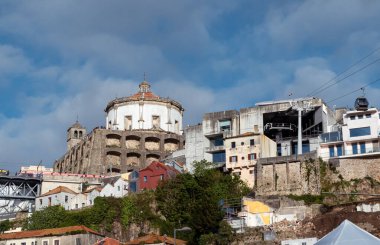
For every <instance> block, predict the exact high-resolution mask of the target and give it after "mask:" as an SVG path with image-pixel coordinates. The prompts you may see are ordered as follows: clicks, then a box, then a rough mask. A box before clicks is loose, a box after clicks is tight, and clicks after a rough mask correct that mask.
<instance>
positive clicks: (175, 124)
mask: <svg viewBox="0 0 380 245" xmlns="http://www.w3.org/2000/svg"><path fill="white" fill-rule="evenodd" d="M174 130H175V132H177V133H179V122H178V121H177V120H174Z"/></svg>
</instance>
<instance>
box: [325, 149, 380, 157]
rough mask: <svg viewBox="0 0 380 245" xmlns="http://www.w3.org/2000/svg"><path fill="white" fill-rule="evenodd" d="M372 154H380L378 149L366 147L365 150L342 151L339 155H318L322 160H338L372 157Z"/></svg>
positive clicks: (328, 153)
mask: <svg viewBox="0 0 380 245" xmlns="http://www.w3.org/2000/svg"><path fill="white" fill-rule="evenodd" d="M374 154H380V147H366V148H365V149H360V147H358V149H357V150H356V151H355V150H352V149H345V150H342V152H341V153H338V152H334V154H332V153H330V152H325V153H322V154H320V157H322V158H323V159H327V158H339V157H349V156H364V155H374Z"/></svg>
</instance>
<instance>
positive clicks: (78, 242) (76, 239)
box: [75, 237, 82, 245]
mask: <svg viewBox="0 0 380 245" xmlns="http://www.w3.org/2000/svg"><path fill="white" fill-rule="evenodd" d="M75 245H82V240H81V239H80V238H79V237H78V238H75Z"/></svg>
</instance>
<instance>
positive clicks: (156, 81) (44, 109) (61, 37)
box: [0, 0, 380, 172]
mask: <svg viewBox="0 0 380 245" xmlns="http://www.w3.org/2000/svg"><path fill="white" fill-rule="evenodd" d="M378 13H380V2H379V1H376V0H357V1H356V0H351V1H346V0H331V1H316V0H315V1H312V0H311V1H286V0H284V1H253V0H252V1H244V0H242V1H239V0H238V1H230V0H210V1H194V0H188V1H186V0H184V1H165V0H162V1H144V0H142V1H122V0H120V1H116V0H111V1H96V0H95V1H93V0H91V1H90V0H83V1H74V0H66V1H2V2H1V3H0V91H1V92H0V93H1V94H0V108H1V110H0V168H5V169H11V170H12V171H13V172H14V171H16V170H17V169H19V167H20V166H21V165H29V164H34V163H37V162H39V161H40V160H42V161H43V163H44V164H45V165H48V166H51V165H52V163H53V162H54V159H57V158H59V157H61V156H62V155H63V154H64V152H65V149H66V129H67V128H68V127H69V126H70V125H71V124H72V123H73V122H75V119H76V116H77V114H78V115H79V120H80V122H81V123H82V124H83V125H84V126H86V127H87V130H88V131H90V130H91V129H92V128H94V127H95V126H99V125H104V120H105V119H104V108H105V106H106V104H107V102H108V101H109V100H111V99H113V98H115V97H121V96H128V95H130V94H133V93H134V92H135V91H136V89H137V85H138V83H139V82H141V80H142V79H143V73H144V72H146V73H147V78H148V80H149V81H150V82H151V84H152V89H153V91H154V92H155V93H156V94H159V95H160V96H169V97H171V98H174V99H176V100H178V101H180V102H181V103H182V104H183V105H184V107H185V109H186V112H185V124H193V123H197V122H199V121H200V120H201V118H202V115H203V113H205V112H210V111H217V110H225V109H239V108H241V107H248V106H252V105H254V104H255V103H256V102H260V101H264V100H276V99H286V98H289V96H288V95H289V94H292V96H291V98H295V97H303V96H306V95H307V94H308V93H310V92H311V91H313V90H314V89H316V88H318V87H319V86H321V85H322V84H323V83H325V82H326V81H328V80H330V79H331V78H334V77H335V76H336V75H338V74H339V73H341V72H342V71H344V70H345V69H346V68H348V67H349V66H350V65H352V64H353V63H355V62H356V61H358V60H359V59H360V58H362V57H363V56H365V55H366V54H368V53H369V52H371V51H372V50H374V49H376V48H377V47H380V41H379V40H380V28H379V27H380V24H379V23H380V15H379V14H378ZM379 58H380V50H379V51H378V52H375V53H374V54H373V55H372V56H370V57H369V58H367V59H366V60H364V61H363V63H361V64H359V65H358V66H356V67H354V68H353V69H352V70H351V71H354V70H355V69H358V68H360V67H361V66H364V65H365V64H367V63H369V62H371V61H374V60H376V59H379ZM379 66H380V62H376V63H374V64H373V65H371V66H369V67H368V68H366V69H364V70H363V71H361V72H358V73H357V74H355V75H353V76H351V77H349V78H348V79H345V80H343V81H342V82H340V83H339V84H337V85H335V86H332V87H330V88H329V89H327V90H325V91H323V92H322V93H320V94H318V95H315V96H319V97H321V98H323V99H324V100H325V101H330V100H331V99H334V98H336V97H339V96H340V95H343V94H346V93H349V92H350V91H352V90H354V89H358V88H360V87H361V86H363V85H364V84H367V83H369V82H371V81H373V80H375V79H377V78H380V72H379ZM346 74H349V73H346ZM343 76H344V75H343ZM379 84H380V83H377V84H373V85H372V86H370V87H367V89H366V96H367V97H368V99H369V101H370V103H371V104H372V106H376V107H378V105H379V103H380V99H379V96H378V92H379ZM312 95H313V94H312ZM359 95H361V93H359V92H358V93H354V94H352V95H350V96H347V97H344V98H342V99H340V100H337V101H334V102H333V103H331V104H330V106H334V105H336V106H352V104H353V101H354V99H355V97H356V96H359Z"/></svg>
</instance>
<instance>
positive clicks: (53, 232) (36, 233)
mask: <svg viewBox="0 0 380 245" xmlns="http://www.w3.org/2000/svg"><path fill="white" fill-rule="evenodd" d="M70 232H82V233H92V234H95V235H98V236H102V235H101V234H100V233H98V232H96V231H94V230H91V229H90V228H87V227H86V226H83V225H77V226H68V227H62V228H53V229H44V230H32V231H20V232H12V233H5V234H0V240H9V239H20V238H32V237H45V236H59V235H65V234H67V233H70Z"/></svg>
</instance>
